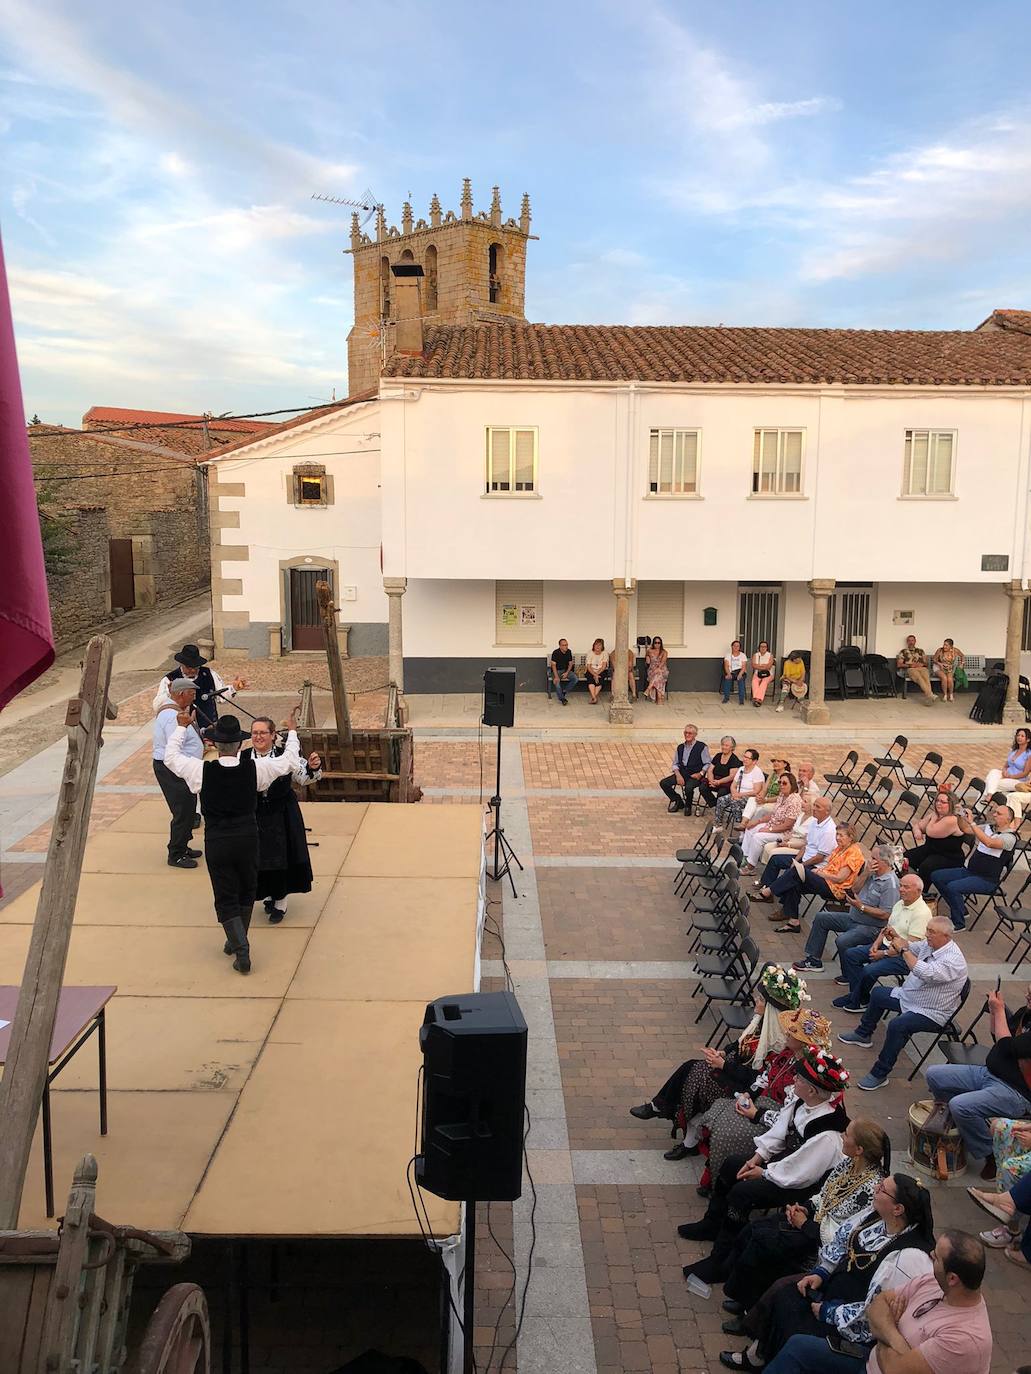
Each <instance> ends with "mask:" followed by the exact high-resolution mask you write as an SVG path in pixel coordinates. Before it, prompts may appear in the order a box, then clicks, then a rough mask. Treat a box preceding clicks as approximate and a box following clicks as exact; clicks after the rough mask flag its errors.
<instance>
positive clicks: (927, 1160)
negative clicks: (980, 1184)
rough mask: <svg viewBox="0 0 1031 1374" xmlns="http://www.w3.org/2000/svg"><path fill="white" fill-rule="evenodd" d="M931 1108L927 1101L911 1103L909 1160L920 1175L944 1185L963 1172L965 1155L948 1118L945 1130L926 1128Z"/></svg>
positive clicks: (927, 1099)
mask: <svg viewBox="0 0 1031 1374" xmlns="http://www.w3.org/2000/svg"><path fill="white" fill-rule="evenodd" d="M933 1109H934V1103H933V1102H932V1101H931V1099H930V1098H923V1099H922V1100H921V1101H919V1102H914V1103H913V1104H912V1106H911V1107H910V1109H909V1157H910V1159H911V1160H912V1162H913V1164H914V1165H915V1166H916V1168H918V1169H919V1170H920V1171H921V1172H922V1173H925V1174H930V1175H931V1176H932V1177H933V1178H936V1179H938V1181H939V1182H940V1183H945V1182H946V1181H947V1180H948V1179H950V1178H955V1177H956V1176H957V1174H962V1173H965V1172H966V1167H967V1152H966V1147H965V1146H964V1144H963V1141H962V1138H961V1137H960V1134H959V1131H958V1130H957V1129H956V1124H955V1122H954V1121H953V1120H952V1118H951V1117H950V1118H949V1122H948V1125H947V1126H946V1128H945V1130H944V1131H940V1130H937V1129H934V1130H930V1131H929V1130H927V1129H926V1127H927V1120H928V1117H930V1116H931V1114H932V1111H933Z"/></svg>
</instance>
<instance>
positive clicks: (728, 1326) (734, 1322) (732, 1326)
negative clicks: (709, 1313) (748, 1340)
mask: <svg viewBox="0 0 1031 1374" xmlns="http://www.w3.org/2000/svg"><path fill="white" fill-rule="evenodd" d="M720 1330H721V1331H722V1332H723V1334H724V1335H725V1336H746V1335H747V1334H748V1333H747V1331H746V1330H745V1324H744V1322H743V1321H742V1320H741V1318H740V1317H731V1318H730V1320H729V1321H725V1322H724V1323H723V1324H722V1325H721V1326H720Z"/></svg>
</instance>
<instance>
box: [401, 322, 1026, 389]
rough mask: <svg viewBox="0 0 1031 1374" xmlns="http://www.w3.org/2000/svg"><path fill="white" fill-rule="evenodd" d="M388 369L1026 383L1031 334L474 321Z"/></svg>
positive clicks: (585, 377)
mask: <svg viewBox="0 0 1031 1374" xmlns="http://www.w3.org/2000/svg"><path fill="white" fill-rule="evenodd" d="M385 375H386V376H390V377H450V378H484V379H493V378H497V379H506V378H512V379H517V380H525V381H623V380H626V381H630V380H634V381H648V382H741V383H791V382H796V383H821V382H829V383H845V384H851V385H856V386H869V385H900V386H903V385H917V386H948V385H952V386H957V385H958V386H1028V385H1031V336H1029V335H1024V334H1022V333H1019V332H1017V331H1016V330H1012V329H1009V330H1002V329H995V330H991V329H989V330H981V331H979V330H950V331H937V330H934V331H932V330H927V331H920V330H890V329H752V328H724V327H723V326H719V327H707V326H691V327H674V326H648V327H644V326H641V327H638V326H633V325H577V324H556V325H544V324H495V323H491V324H475V325H445V326H437V327H435V328H428V329H427V330H426V334H425V347H424V350H423V353H422V355H421V356H417V357H411V356H403V355H399V354H395V355H394V356H393V357H392V358H390V359H389V360H388V362H387V366H386V370H385Z"/></svg>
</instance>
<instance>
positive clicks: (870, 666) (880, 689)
mask: <svg viewBox="0 0 1031 1374" xmlns="http://www.w3.org/2000/svg"><path fill="white" fill-rule="evenodd" d="M863 668H864V670H865V672H866V678H867V681H868V682H869V684H870V695H871V696H874V697H893V696H895V695H896V693H895V674H894V672H893V671H892V668H891V665H890V664H889V663H888V660H887V659H886V658H885V657H884V655H883V654H866V655H865V656H864V658H863Z"/></svg>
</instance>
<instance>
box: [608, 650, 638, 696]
mask: <svg viewBox="0 0 1031 1374" xmlns="http://www.w3.org/2000/svg"><path fill="white" fill-rule="evenodd" d="M618 657H619V655H618V652H617V650H615V649H613V650H612V652H611V654H609V675H610V677H611V679H612V681H613V682H615V680H616V664H617V661H618ZM626 690H627V695H628V696H629V697H630V699H631V700H632V701H636V700H637V654H636V653H635V652H634V650H633V649H627V651H626Z"/></svg>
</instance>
